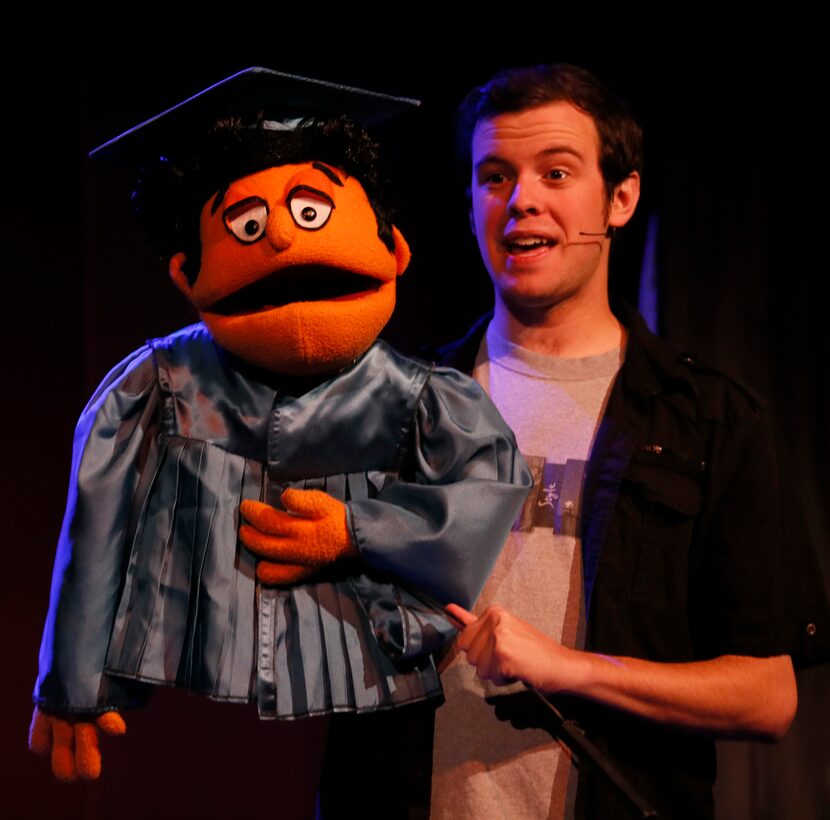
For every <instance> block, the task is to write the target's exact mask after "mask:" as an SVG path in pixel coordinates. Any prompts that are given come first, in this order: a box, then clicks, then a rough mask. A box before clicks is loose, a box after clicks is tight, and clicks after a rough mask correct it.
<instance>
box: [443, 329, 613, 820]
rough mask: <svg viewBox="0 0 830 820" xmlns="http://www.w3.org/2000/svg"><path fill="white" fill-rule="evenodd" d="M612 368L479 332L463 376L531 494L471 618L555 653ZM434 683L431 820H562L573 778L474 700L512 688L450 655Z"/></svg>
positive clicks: (575, 613) (575, 631)
mask: <svg viewBox="0 0 830 820" xmlns="http://www.w3.org/2000/svg"><path fill="white" fill-rule="evenodd" d="M621 362H622V351H621V350H620V349H615V350H611V351H608V352H607V353H602V354H600V355H598V356H589V357H587V358H580V359H571V358H560V357H556V356H546V355H543V354H539V353H536V352H534V351H531V350H526V349H524V348H520V347H517V346H516V345H513V344H511V343H510V342H508V341H507V340H505V339H503V338H501V337H500V336H498V335H497V334H496V333H495V331H494V330H493V327H492V325H491V326H490V327H489V328H488V329H487V334H486V337H485V339H484V340H483V341H482V345H481V349H480V350H479V354H478V357H477V359H476V366H475V370H474V372H473V376H474V377H475V379H476V380H477V381H478V382H479V383H480V384H481V385H482V386H483V387H484V388H485V390H487V392H488V393H489V394H490V397H491V398H492V399H493V402H494V403H495V405H496V406H497V407H498V408H499V410H500V411H501V414H502V415H503V416H504V418H505V420H506V421H507V423H508V424H509V425H510V426H511V427H512V428H513V431H514V432H515V434H516V439H517V441H518V443H519V449H520V450H521V452H522V455H523V456H524V457H525V460H526V461H527V462H528V465H529V466H530V469H531V471H532V472H533V478H534V486H533V490H532V491H531V494H530V496H529V497H528V499H527V501H526V502H525V505H524V507H523V508H522V511H521V513H520V514H519V516H518V518H517V520H516V522H515V523H514V525H513V530H512V532H511V533H510V536H509V537H508V541H507V544H506V545H505V548H504V551H503V552H502V554H501V556H500V557H499V560H498V562H497V563H496V566H495V568H494V569H493V573H492V575H491V576H490V579H489V580H488V582H487V585H486V586H485V588H484V591H483V592H482V594H481V597H480V598H479V600H478V602H477V604H476V606H475V612H476V613H477V614H478V613H481V612H482V611H483V610H484V609H485V608H486V607H487V606H489V605H490V604H500V605H501V606H503V607H505V608H506V609H509V610H510V611H512V612H514V613H515V614H516V615H518V616H520V617H522V618H524V619H525V620H527V621H529V622H530V623H532V624H533V625H534V626H536V627H537V628H538V629H540V630H541V631H542V632H544V633H546V634H548V635H551V636H552V637H554V638H556V639H557V640H559V641H561V642H562V643H563V644H564V645H566V646H570V647H581V646H582V645H583V642H584V612H583V594H582V589H583V587H582V555H581V550H580V543H579V537H578V533H579V516H580V504H581V497H582V484H583V475H584V469H585V463H586V461H587V459H588V454H589V453H590V450H591V445H592V443H593V440H594V435H595V433H596V429H597V424H598V420H599V418H600V415H601V413H602V410H603V409H604V406H605V401H606V399H607V397H608V393H609V391H610V387H611V383H612V382H613V379H614V377H615V375H616V373H617V371H618V370H619V367H620V364H621ZM441 679H442V682H443V685H444V690H445V694H446V697H447V702H446V704H445V705H444V706H442V707H441V708H440V709H439V710H438V712H437V713H436V725H435V747H434V760H433V782H432V814H431V816H432V818H434V820H444V819H445V818H446V820H450V818H452V820H464V819H465V818H482V817H486V818H509V820H513V818H564V817H568V816H570V815H572V808H573V807H572V803H573V794H574V793H575V784H576V777H575V770H574V769H573V767H572V766H571V763H570V760H569V759H568V756H567V752H566V751H564V750H563V749H562V748H561V747H560V746H559V744H558V743H557V742H556V741H554V740H553V739H552V737H551V736H550V734H548V733H547V732H546V731H544V730H543V729H524V730H518V729H516V728H514V727H513V726H512V725H511V724H510V723H509V722H502V721H499V720H498V719H497V718H496V716H495V713H494V709H493V707H492V706H491V705H490V704H488V703H487V702H485V700H484V698H485V697H489V696H492V695H496V694H504V693H505V692H510V691H519V690H521V689H522V686H521V684H516V685H514V686H513V687H508V688H505V687H495V686H493V685H492V684H490V683H484V682H483V681H481V680H479V679H478V677H476V674H475V670H474V668H473V667H472V666H470V665H469V664H468V663H467V662H466V660H465V659H464V657H463V656H460V655H459V654H458V653H457V652H455V651H453V652H452V653H451V654H450V656H449V657H448V659H447V661H446V662H445V665H444V667H443V670H442V675H441Z"/></svg>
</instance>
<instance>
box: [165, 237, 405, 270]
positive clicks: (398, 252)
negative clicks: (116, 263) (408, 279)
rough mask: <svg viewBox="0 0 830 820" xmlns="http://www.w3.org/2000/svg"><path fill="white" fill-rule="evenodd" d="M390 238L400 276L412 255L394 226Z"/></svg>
mask: <svg viewBox="0 0 830 820" xmlns="http://www.w3.org/2000/svg"><path fill="white" fill-rule="evenodd" d="M392 238H393V239H394V240H395V267H396V269H397V275H398V276H400V275H401V274H402V273H403V272H404V271H405V270H406V266H407V265H408V264H409V260H410V259H411V258H412V254H411V253H410V251H409V245H407V244H406V240H405V239H404V238H403V234H402V233H401V232H400V231H399V230H398V229H397V228H396V227H395V226H394V225H393V226H392ZM171 264H172V260H171Z"/></svg>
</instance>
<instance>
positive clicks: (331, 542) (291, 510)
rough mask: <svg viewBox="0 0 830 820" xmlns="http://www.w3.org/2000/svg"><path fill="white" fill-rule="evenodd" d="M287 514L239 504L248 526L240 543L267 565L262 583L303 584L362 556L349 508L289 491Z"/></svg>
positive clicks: (318, 494) (315, 494)
mask: <svg viewBox="0 0 830 820" xmlns="http://www.w3.org/2000/svg"><path fill="white" fill-rule="evenodd" d="M280 500H281V501H282V505H283V506H284V507H285V511H283V510H277V509H275V508H274V507H271V506H270V505H268V504H263V503H262V502H260V501H249V500H246V501H243V502H242V503H241V504H240V505H239V510H240V512H241V513H242V517H243V518H244V519H245V520H246V521H247V522H248V523H247V524H243V525H242V526H241V527H240V528H239V540H240V541H241V542H242V543H243V544H244V545H245V546H246V547H247V548H248V549H249V550H251V552H253V553H256V555H258V556H260V557H261V558H264V559H266V560H263V561H260V562H259V564H258V565H257V571H256V574H257V578H259V579H260V581H262V582H263V583H266V584H278V585H286V584H293V583H297V582H298V581H300V580H302V579H303V578H305V577H307V576H308V575H311V574H312V573H314V572H316V571H317V570H319V569H320V568H321V567H324V566H326V565H327V564H330V563H331V562H332V561H336V560H337V559H338V558H347V557H354V556H357V555H358V551H357V548H356V547H355V546H354V544H353V543H352V539H351V536H350V535H349V528H348V525H347V523H346V505H345V504H344V503H343V502H342V501H338V500H337V499H336V498H332V497H331V496H330V495H328V494H327V493H324V492H322V491H320V490H294V489H289V490H285V491H284V492H283V494H282V496H280Z"/></svg>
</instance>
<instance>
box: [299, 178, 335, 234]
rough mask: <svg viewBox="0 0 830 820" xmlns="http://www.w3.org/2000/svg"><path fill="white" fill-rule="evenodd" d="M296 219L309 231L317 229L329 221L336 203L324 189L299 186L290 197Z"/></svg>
mask: <svg viewBox="0 0 830 820" xmlns="http://www.w3.org/2000/svg"><path fill="white" fill-rule="evenodd" d="M288 207H289V208H290V210H291V216H292V217H293V219H294V221H295V222H296V223H297V224H298V225H299V226H300V227H301V228H305V229H306V230H307V231H316V230H319V229H320V228H322V227H323V225H325V224H326V222H328V221H329V217H330V216H331V212H332V211H333V210H334V203H333V202H332V201H331V199H329V197H327V196H326V195H325V194H324V193H323V192H322V191H315V190H313V189H312V188H305V187H302V188H297V189H296V190H295V191H294V192H293V193H292V194H291V195H290V196H289V199H288Z"/></svg>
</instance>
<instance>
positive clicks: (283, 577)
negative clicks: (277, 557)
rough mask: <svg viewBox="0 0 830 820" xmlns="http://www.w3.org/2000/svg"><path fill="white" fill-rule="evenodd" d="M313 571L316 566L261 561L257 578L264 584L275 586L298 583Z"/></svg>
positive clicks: (257, 569)
mask: <svg viewBox="0 0 830 820" xmlns="http://www.w3.org/2000/svg"><path fill="white" fill-rule="evenodd" d="M313 572H314V567H303V566H300V565H299V564H273V563H271V562H270V561H261V562H260V563H259V564H257V568H256V575H257V578H259V580H260V581H262V583H263V584H270V585H273V586H290V585H291V584H296V583H298V582H299V581H302V580H303V579H304V578H307V577H308V576H309V575H311V574H312V573H313Z"/></svg>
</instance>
